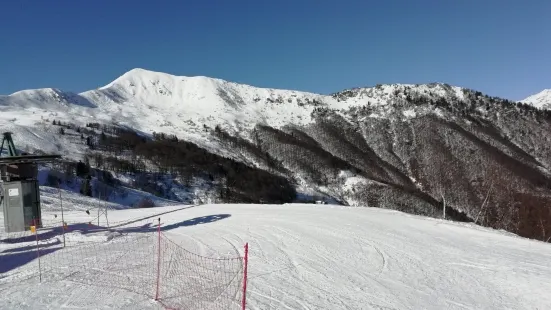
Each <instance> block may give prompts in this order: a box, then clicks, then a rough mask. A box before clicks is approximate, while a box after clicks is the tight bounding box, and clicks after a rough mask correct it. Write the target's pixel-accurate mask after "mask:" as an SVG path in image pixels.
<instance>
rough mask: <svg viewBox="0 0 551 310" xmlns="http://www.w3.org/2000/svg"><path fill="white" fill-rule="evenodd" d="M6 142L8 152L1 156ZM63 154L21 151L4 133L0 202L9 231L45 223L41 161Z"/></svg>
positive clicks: (9, 135) (0, 166)
mask: <svg viewBox="0 0 551 310" xmlns="http://www.w3.org/2000/svg"><path fill="white" fill-rule="evenodd" d="M5 144H7V149H8V156H4V157H2V151H3V149H4V145H5ZM58 158H61V156H60V155H26V154H25V155H18V154H17V152H16V150H15V146H14V144H13V141H12V139H11V133H9V132H6V133H4V138H3V140H2V144H1V145H0V204H1V205H2V211H3V212H4V228H5V231H6V232H7V233H10V232H18V231H25V230H29V229H30V226H32V225H35V226H37V227H40V226H42V222H41V221H42V213H41V210H40V189H39V184H38V164H39V163H45V162H49V161H53V160H56V159H58Z"/></svg>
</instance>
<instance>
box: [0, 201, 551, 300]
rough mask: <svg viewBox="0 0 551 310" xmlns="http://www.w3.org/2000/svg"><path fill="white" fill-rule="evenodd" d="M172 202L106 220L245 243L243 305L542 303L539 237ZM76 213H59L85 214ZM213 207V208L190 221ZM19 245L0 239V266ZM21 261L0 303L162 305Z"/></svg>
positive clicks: (222, 244)
mask: <svg viewBox="0 0 551 310" xmlns="http://www.w3.org/2000/svg"><path fill="white" fill-rule="evenodd" d="M69 207H70V206H69ZM182 207H185V206H167V207H159V208H153V209H128V210H112V211H109V221H111V222H119V221H125V220H130V219H136V218H148V217H152V219H153V220H155V219H156V218H157V216H159V217H161V219H162V223H163V225H167V226H170V227H171V229H170V230H167V231H166V234H167V235H168V236H169V237H170V238H171V239H172V240H175V241H177V242H179V243H180V244H182V245H183V246H184V247H185V248H187V249H188V250H191V251H194V252H196V253H198V254H201V255H212V254H213V253H224V254H227V253H232V252H233V253H235V251H236V250H239V251H241V252H242V245H243V244H245V243H246V242H249V245H250V261H249V284H248V309H254V310H261V309H262V310H263V309H311V310H314V309H435V310H437V309H438V310H440V309H499V310H502V309H551V294H549V292H550V291H551V281H550V280H549V279H550V278H551V247H550V246H549V245H548V244H545V243H542V242H538V241H533V240H528V239H523V238H519V237H516V236H513V235H510V234H507V233H503V232H499V231H493V230H489V229H485V228H481V227H478V226H474V225H470V224H458V223H452V222H446V221H442V220H436V219H429V218H423V217H419V216H412V215H407V214H404V213H400V212H395V211H389V210H383V209H375V208H351V207H342V206H332V205H299V204H289V205H230V204H228V205H202V206H189V208H182ZM81 210H82V209H79V210H77V209H75V210H74V211H69V212H67V214H66V217H67V218H69V220H71V221H77V220H80V221H83V222H87V221H90V220H91V218H92V217H93V216H94V214H93V212H92V214H91V215H87V214H86V213H84V212H82V211H81ZM168 211H174V212H171V213H166V212H168ZM56 212H57V211H45V217H48V218H51V217H53V214H54V213H56ZM216 215H224V216H221V217H219V218H220V219H219V220H217V221H212V222H206V223H193V224H192V225H190V224H189V219H193V218H197V217H205V216H207V217H209V216H216ZM186 220H188V222H187V223H188V224H185V225H184V224H182V223H186ZM0 222H1V220H0ZM88 237H89V238H92V236H88ZM82 238H87V236H83V237H82ZM29 245H30V244H29ZM21 246H22V245H21V244H6V243H0V263H1V261H2V256H1V255H5V254H6V253H9V252H10V249H12V248H13V247H21ZM31 248H32V246H31ZM30 268H35V265H34V263H33V262H27V263H26V264H22V266H20V267H18V268H16V269H15V270H11V271H10V272H9V273H5V274H3V275H0V309H77V308H79V309H161V307H160V306H159V305H157V304H156V303H155V302H153V301H151V300H149V299H147V298H145V297H143V296H138V295H134V294H132V293H117V294H115V293H113V291H112V290H110V289H108V288H105V287H93V286H84V285H79V284H76V283H74V282H69V281H59V282H56V283H53V284H50V283H48V284H47V285H39V284H36V283H34V282H33V283H17V282H16V281H10V277H11V276H12V275H13V274H18V273H24V272H25V270H26V269H30ZM2 278H3V279H2Z"/></svg>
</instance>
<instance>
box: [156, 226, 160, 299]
mask: <svg viewBox="0 0 551 310" xmlns="http://www.w3.org/2000/svg"><path fill="white" fill-rule="evenodd" d="M157 235H158V242H157V289H156V291H155V300H159V282H160V281H161V218H158V224H157Z"/></svg>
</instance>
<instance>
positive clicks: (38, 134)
mask: <svg viewBox="0 0 551 310" xmlns="http://www.w3.org/2000/svg"><path fill="white" fill-rule="evenodd" d="M52 121H55V122H59V121H61V122H63V123H72V124H74V125H75V126H85V125H86V124H90V123H100V124H109V125H116V126H120V127H124V128H129V129H132V130H134V131H137V132H139V133H140V134H145V135H151V133H152V132H157V133H160V132H162V133H165V134H168V135H175V136H176V137H177V138H178V139H180V140H184V141H189V142H193V143H195V144H196V145H197V146H198V147H201V148H204V149H205V150H206V151H208V152H210V153H211V154H216V155H219V156H223V157H225V158H231V159H233V160H234V161H237V162H240V163H244V164H245V165H246V166H249V167H254V168H255V169H260V170H262V171H266V172H268V173H269V174H270V175H277V176H278V177H284V178H286V179H287V180H289V182H292V183H293V184H294V185H295V186H296V188H297V189H298V192H299V194H306V195H317V196H324V197H326V198H328V199H332V200H333V201H338V202H341V203H344V204H348V205H358V206H365V205H368V206H378V207H385V208H391V209H398V210H402V211H407V212H413V213H417V214H423V215H427V216H436V217H439V216H442V213H443V210H442V206H443V205H445V206H446V216H447V217H449V218H453V219H462V220H472V221H476V222H477V223H479V224H483V225H487V226H492V227H495V228H501V229H506V230H509V231H513V232H516V233H520V234H522V235H525V236H530V237H537V238H542V237H545V236H547V235H549V234H551V213H548V207H547V206H551V194H550V193H549V188H551V172H550V171H551V110H545V109H539V108H536V107H534V106H532V105H529V104H523V103H516V102H513V101H510V100H506V99H501V98H495V97H489V96H486V95H484V94H482V93H481V92H478V91H475V90H470V89H464V88H460V87H455V86H450V85H447V84H441V83H432V84H420V85H413V84H411V85H407V84H391V85H377V86H375V87H368V88H354V89H348V90H343V91H341V92H338V93H335V94H331V95H321V94H313V93H307V92H299V91H289V90H279V89H267V88H257V87H253V86H249V85H243V84H236V83H232V82H228V81H224V80H220V79H213V78H208V77H179V76H174V75H169V74H165V73H159V72H152V71H148V70H143V69H134V70H131V71H129V72H127V73H125V74H124V75H122V76H121V77H119V78H117V79H116V80H114V81H113V82H111V83H109V84H107V85H105V86H103V87H100V88H98V89H95V90H90V91H86V92H83V93H80V94H74V93H67V92H63V91H60V90H57V89H39V90H27V91H21V92H17V93H14V94H11V95H9V96H4V97H0V130H2V131H6V130H9V131H12V132H14V133H15V139H16V144H19V145H18V146H19V147H20V148H22V149H27V150H28V151H36V150H40V151H43V152H49V153H51V152H55V153H62V154H63V155H64V156H65V157H68V158H73V159H80V158H82V156H83V154H84V153H85V152H87V151H90V146H89V145H88V143H85V141H87V139H88V138H87V137H86V136H88V137H89V136H90V133H89V131H88V132H86V133H83V132H70V133H67V134H60V130H61V129H60V127H59V126H56V125H53V124H52ZM127 142H128V141H126V142H124V141H123V142H122V143H119V144H117V145H119V146H117V148H118V149H119V150H118V151H113V152H111V153H110V156H119V155H120V154H122V153H121V152H122V151H123V150H126V151H127V152H134V151H135V147H134V146H132V145H135V143H134V142H132V143H130V142H128V143H127ZM133 143H134V144H133ZM120 145H123V146H122V147H121V146H120ZM162 147H163V148H164V146H162ZM190 147H191V146H190V145H186V146H185V148H184V149H185V150H184V151H181V153H178V154H181V155H178V156H188V155H189V154H195V155H193V156H191V155H189V156H188V157H186V159H185V160H186V161H190V162H183V163H178V162H177V161H178V158H172V159H171V161H172V163H171V164H167V163H168V159H167V160H165V162H163V165H165V166H164V167H158V170H160V171H175V170H178V169H179V171H184V172H185V167H181V166H182V165H184V164H188V165H189V166H193V167H199V166H200V167H203V168H201V169H204V168H205V167H209V165H210V166H214V165H215V163H214V162H211V163H212V164H210V163H207V164H206V163H205V162H204V161H201V163H200V165H196V162H194V161H197V160H199V159H197V158H201V156H204V155H201V154H202V153H201V152H199V151H197V150H196V149H193V151H191V149H190ZM192 148H194V147H192ZM175 151H178V150H176V149H168V150H167V149H156V150H155V151H154V152H159V153H163V154H165V155H164V156H165V159H166V158H168V157H170V156H173V157H174V156H176V155H174V152H175ZM96 152H97V150H96ZM154 152H153V153H154ZM178 152H180V151H178ZM144 154H145V155H144ZM171 154H172V155H171ZM140 156H141V157H144V156H149V158H156V157H155V154H150V153H147V152H146V151H144V150H142V151H141V153H140V155H137V156H136V154H134V156H133V157H132V158H133V159H132V161H135V159H136V158H138V157H140ZM209 158H211V160H213V159H212V158H213V157H209ZM217 158H218V157H217ZM129 160H130V159H129ZM216 160H217V161H218V160H221V159H216ZM182 161H183V159H180V162H182ZM175 162H176V163H175ZM125 165H126V166H125V167H128V164H125ZM157 165H159V163H157ZM167 165H169V166H167ZM232 165H233V164H231V165H230V164H228V165H226V168H227V167H232ZM119 166H120V165H119ZM111 167H113V165H111ZM226 168H224V169H218V170H216V169H215V170H213V171H210V172H209V173H210V176H208V175H207V176H206V178H207V179H209V178H210V179H213V178H214V179H216V176H214V177H213V174H216V175H219V176H220V177H221V178H222V179H224V180H226V181H225V182H229V181H227V177H226V176H228V177H229V175H232V176H231V177H233V178H234V180H233V181H232V182H230V183H231V184H229V185H224V187H232V186H235V180H237V179H238V178H239V176H241V178H244V177H245V176H244V175H245V174H243V171H241V170H239V169H237V170H235V171H234V173H233V172H232V173H233V174H231V173H230V174H228V173H229V172H228V171H227V169H226ZM118 169H119V170H120V169H123V168H118ZM124 169H127V168H124ZM194 169H196V172H197V171H201V169H199V168H194ZM232 169H233V168H232ZM240 169H241V168H240ZM194 173H195V172H194ZM197 176H198V175H197V174H196V173H195V174H193V177H197ZM250 177H251V178H252V179H251V181H250V182H257V181H258V180H260V179H265V178H266V177H267V176H266V175H264V176H263V177H262V178H260V177H258V176H254V177H252V176H250ZM257 178H258V179H257ZM277 182H279V181H277ZM225 184H227V183H225ZM278 186H279V185H278ZM246 188H247V186H245V185H244V184H241V188H240V190H239V191H236V192H239V194H240V195H242V194H243V190H246ZM271 188H272V189H273V188H277V187H271ZM265 191H266V193H265V195H266V197H267V196H269V195H270V194H269V193H268V191H267V190H265ZM221 196H223V195H221ZM301 197H302V196H301ZM234 199H237V198H235V195H234ZM240 199H243V198H239V199H238V200H240ZM259 201H262V199H260V200H259ZM542 217H543V218H548V219H549V220H548V221H547V222H540V221H539V220H537V219H538V218H542ZM542 223H543V224H542ZM541 225H544V226H543V228H540V226H541ZM545 225H547V226H545ZM542 232H543V233H542ZM542 234H543V236H541V235H542Z"/></svg>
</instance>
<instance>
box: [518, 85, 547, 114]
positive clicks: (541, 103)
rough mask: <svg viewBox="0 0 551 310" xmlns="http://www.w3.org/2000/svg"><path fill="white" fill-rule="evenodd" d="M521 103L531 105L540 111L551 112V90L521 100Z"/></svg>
mask: <svg viewBox="0 0 551 310" xmlns="http://www.w3.org/2000/svg"><path fill="white" fill-rule="evenodd" d="M521 102H523V103H526V104H530V105H532V106H534V107H536V108H538V109H543V110H551V89H544V90H542V91H541V92H539V93H537V94H534V95H532V96H529V97H528V98H526V99H524V100H521Z"/></svg>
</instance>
